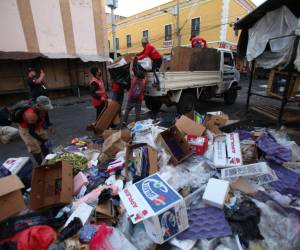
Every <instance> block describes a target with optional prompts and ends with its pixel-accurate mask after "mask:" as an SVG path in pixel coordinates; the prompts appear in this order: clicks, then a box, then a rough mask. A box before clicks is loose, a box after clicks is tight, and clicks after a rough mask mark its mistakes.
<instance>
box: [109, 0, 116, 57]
mask: <svg viewBox="0 0 300 250" xmlns="http://www.w3.org/2000/svg"><path fill="white" fill-rule="evenodd" d="M107 6H108V7H109V8H110V10H111V30H112V40H113V50H114V59H117V44H116V24H115V13H114V10H115V9H116V8H118V0H107Z"/></svg>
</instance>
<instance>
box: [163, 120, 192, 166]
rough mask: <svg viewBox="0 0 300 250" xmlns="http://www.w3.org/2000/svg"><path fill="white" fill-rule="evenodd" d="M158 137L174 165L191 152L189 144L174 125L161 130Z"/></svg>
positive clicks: (187, 156)
mask: <svg viewBox="0 0 300 250" xmlns="http://www.w3.org/2000/svg"><path fill="white" fill-rule="evenodd" d="M158 139H159V140H161V142H162V145H163V146H164V147H165V149H166V150H167V151H168V152H169V154H170V155H171V161H172V163H173V164H174V165H177V164H179V163H181V162H183V161H184V160H185V159H187V158H189V157H190V156H191V155H192V154H193V151H192V149H191V147H190V145H189V144H188V143H187V141H186V140H185V138H184V136H183V135H182V134H181V132H180V131H179V129H178V128H177V127H176V126H172V127H170V128H169V129H167V130H165V131H163V132H161V133H160V134H159V135H158Z"/></svg>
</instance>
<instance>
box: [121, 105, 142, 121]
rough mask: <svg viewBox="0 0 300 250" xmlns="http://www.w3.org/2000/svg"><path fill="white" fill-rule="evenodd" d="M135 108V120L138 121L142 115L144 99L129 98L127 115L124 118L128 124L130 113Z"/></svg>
mask: <svg viewBox="0 0 300 250" xmlns="http://www.w3.org/2000/svg"><path fill="white" fill-rule="evenodd" d="M133 108H134V109H135V121H136V122H137V121H139V120H140V116H141V108H142V101H141V100H139V99H137V100H131V99H128V101H127V105H126V109H125V115H124V118H123V123H125V124H126V125H127V120H128V116H129V113H130V111H131V110H132V109H133Z"/></svg>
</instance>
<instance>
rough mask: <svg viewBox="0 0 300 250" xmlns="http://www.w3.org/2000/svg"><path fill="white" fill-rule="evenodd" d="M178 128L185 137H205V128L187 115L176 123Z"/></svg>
mask: <svg viewBox="0 0 300 250" xmlns="http://www.w3.org/2000/svg"><path fill="white" fill-rule="evenodd" d="M175 125H176V127H177V128H179V130H180V131H182V132H183V133H184V134H185V135H197V136H201V135H203V133H204V131H205V127H204V126H203V125H201V124H197V123H196V122H195V121H193V120H191V119H190V118H188V117H187V116H185V115H182V116H181V117H180V118H179V119H178V120H177V121H176V124H175Z"/></svg>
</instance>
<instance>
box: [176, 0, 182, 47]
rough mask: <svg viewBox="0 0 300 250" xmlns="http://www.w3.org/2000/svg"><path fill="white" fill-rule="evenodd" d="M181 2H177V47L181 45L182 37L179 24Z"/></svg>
mask: <svg viewBox="0 0 300 250" xmlns="http://www.w3.org/2000/svg"><path fill="white" fill-rule="evenodd" d="M179 1H180V0H177V6H176V7H177V13H176V14H177V15H176V19H177V20H176V29H177V32H176V33H177V46H180V45H181V36H180V24H179Z"/></svg>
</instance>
